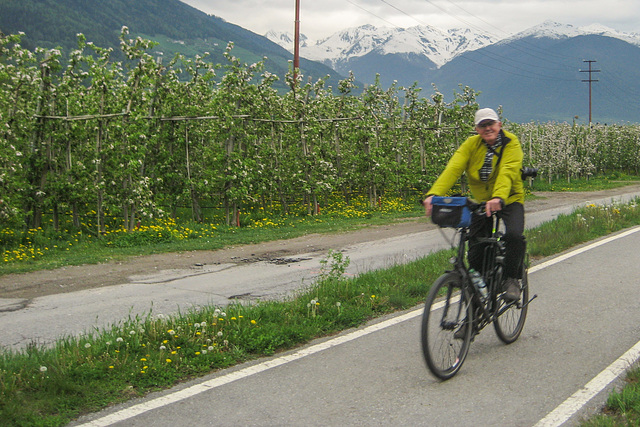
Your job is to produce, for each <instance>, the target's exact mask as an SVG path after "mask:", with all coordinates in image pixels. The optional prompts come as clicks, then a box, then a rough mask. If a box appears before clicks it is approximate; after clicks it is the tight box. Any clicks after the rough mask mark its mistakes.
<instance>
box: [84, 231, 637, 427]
mask: <svg viewBox="0 0 640 427" xmlns="http://www.w3.org/2000/svg"><path fill="white" fill-rule="evenodd" d="M637 231H640V227H636V228H633V229H630V230H627V231H625V232H624V233H620V234H617V235H615V236H611V237H607V238H605V239H602V240H599V241H597V242H595V243H592V244H590V245H587V246H584V247H582V248H580V249H576V250H575V251H571V252H569V253H566V254H564V255H561V256H559V257H557V258H554V259H551V260H549V261H546V262H543V263H541V264H539V265H536V266H534V267H532V268H530V269H529V273H535V272H536V271H539V270H542V269H544V268H547V267H550V266H552V265H555V264H557V263H559V262H562V261H564V260H566V259H568V258H571V257H573V256H575V255H579V254H581V253H583V252H586V251H588V250H590V249H593V248H596V247H598V246H601V245H604V244H606V243H610V242H612V241H614V240H617V239H620V238H622V237H626V236H628V235H630V234H632V233H635V232H637ZM420 315H422V308H420V309H417V310H413V311H410V312H408V313H405V314H403V315H400V316H397V317H394V318H392V319H388V320H385V321H383V322H380V323H376V324H373V325H370V326H367V327H365V328H363V329H361V330H357V331H354V332H351V333H349V334H346V335H343V336H339V337H337V338H333V339H331V340H328V341H325V342H322V343H320V344H315V345H312V346H310V347H307V348H305V349H302V350H300V351H297V352H295V353H292V354H290V355H287V356H282V357H279V358H277V359H272V360H268V361H266V362H262V363H259V364H257V365H253V366H249V367H247V368H244V369H240V370H238V371H235V372H231V373H229V374H226V375H223V376H220V377H216V378H213V379H211V380H208V381H204V382H202V383H200V384H196V385H193V386H191V387H187V388H185V389H182V390H180V391H176V392H174V393H171V394H168V395H166V396H161V397H157V398H155V399H152V400H149V401H147V402H143V403H139V404H137V405H134V406H131V407H128V408H125V409H121V410H120V411H117V412H114V413H112V414H109V415H106V416H104V417H101V418H98V419H97V420H93V421H90V422H87V423H85V424H82V426H83V427H102V426H109V425H112V424H115V423H117V422H121V421H125V420H127V419H130V418H133V417H135V416H137V415H140V414H143V413H145V412H148V411H151V410H153V409H157V408H160V407H163V406H166V405H170V404H172V403H176V402H179V401H181V400H184V399H188V398H190V397H192V396H195V395H197V394H200V393H202V392H205V391H208V390H211V389H214V388H216V387H220V386H223V385H225V384H229V383H231V382H233V381H237V380H240V379H243V378H247V377H249V376H251V375H255V374H258V373H260V372H264V371H267V370H269V369H272V368H275V367H278V366H281V365H284V364H286V363H289V362H293V361H295V360H298V359H302V358H303V357H307V356H310V355H312V354H315V353H319V352H321V351H324V350H327V349H329V348H332V347H335V346H338V345H341V344H344V343H346V342H349V341H353V340H356V339H358V338H361V337H363V336H365V335H369V334H372V333H374V332H377V331H380V330H382V329H385V328H388V327H390V326H394V325H397V324H399V323H402V322H405V321H407V320H411V319H413V318H415V317H418V316H420ZM639 357H640V342H638V343H637V344H636V345H635V346H634V347H633V348H631V349H630V350H629V351H627V352H626V353H625V354H624V355H623V356H622V357H620V358H619V359H618V360H616V361H615V362H613V363H612V364H611V365H609V367H608V368H607V369H605V370H604V371H602V372H601V373H600V374H599V375H598V376H596V377H595V378H594V379H593V380H591V381H590V382H589V383H588V384H587V385H586V386H585V387H584V388H583V389H582V390H579V391H578V392H576V393H575V394H574V395H573V396H571V397H570V398H569V399H567V400H566V401H565V402H564V403H562V404H561V405H560V406H558V407H557V408H556V409H555V410H553V411H552V412H551V413H549V414H548V415H547V416H546V417H545V418H543V419H542V420H541V421H540V422H539V423H538V424H536V426H535V427H543V426H544V427H551V426H559V425H561V424H562V423H563V422H565V421H566V420H568V419H569V418H570V417H571V415H573V414H574V413H575V412H577V411H578V410H579V409H580V408H581V407H582V406H584V405H585V404H586V403H587V402H588V401H589V400H590V399H591V398H593V396H595V395H596V394H597V393H598V392H599V391H600V390H602V389H604V387H606V386H607V385H608V384H609V383H611V381H613V380H614V379H615V378H617V377H618V376H619V375H621V374H622V373H623V372H624V371H625V369H626V368H628V367H629V366H631V365H632V364H633V363H635V362H636V361H637V359H638V358H639Z"/></svg>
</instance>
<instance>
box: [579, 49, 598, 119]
mask: <svg viewBox="0 0 640 427" xmlns="http://www.w3.org/2000/svg"><path fill="white" fill-rule="evenodd" d="M582 62H587V63H588V64H589V69H588V70H580V72H581V73H589V79H588V80H583V82H587V83H589V125H591V82H597V81H598V80H594V79H592V78H591V73H599V72H600V70H594V69H592V68H591V64H592V63H594V62H596V61H594V60H592V59H590V60H587V59H585V60H583V61H582Z"/></svg>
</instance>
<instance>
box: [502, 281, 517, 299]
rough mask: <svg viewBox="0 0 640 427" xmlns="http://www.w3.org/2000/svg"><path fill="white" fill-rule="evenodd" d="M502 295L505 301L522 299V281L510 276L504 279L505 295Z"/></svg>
mask: <svg viewBox="0 0 640 427" xmlns="http://www.w3.org/2000/svg"><path fill="white" fill-rule="evenodd" d="M502 297H503V298H504V300H505V301H518V300H519V299H520V283H518V279H514V278H513V277H509V278H507V280H505V281H504V295H503V296H502Z"/></svg>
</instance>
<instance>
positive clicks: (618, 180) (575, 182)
mask: <svg viewBox="0 0 640 427" xmlns="http://www.w3.org/2000/svg"><path fill="white" fill-rule="evenodd" d="M634 183H640V177H638V176H635V175H628V174H625V173H622V172H612V173H609V174H606V175H598V176H594V177H591V178H589V179H586V178H573V179H569V180H567V179H555V180H553V181H551V182H548V181H547V180H542V179H537V180H536V181H535V184H534V186H535V189H536V191H560V192H562V191H597V190H608V189H611V188H618V187H620V186H622V185H629V184H634Z"/></svg>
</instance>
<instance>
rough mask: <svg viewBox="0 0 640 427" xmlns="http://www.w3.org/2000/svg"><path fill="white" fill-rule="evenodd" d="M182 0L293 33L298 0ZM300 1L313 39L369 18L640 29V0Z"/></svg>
mask: <svg viewBox="0 0 640 427" xmlns="http://www.w3.org/2000/svg"><path fill="white" fill-rule="evenodd" d="M183 1H184V2H185V3H187V4H189V5H191V6H193V7H196V8H198V9H200V10H202V11H204V12H206V13H208V14H213V15H216V16H219V17H221V18H223V19H225V20H226V21H228V22H231V23H234V24H237V25H240V26H241V27H244V28H246V29H248V30H251V31H253V32H255V33H257V34H265V33H266V32H267V31H268V30H270V29H274V30H276V31H288V32H290V33H293V29H294V17H295V13H294V12H295V10H294V5H295V2H293V1H291V0H233V1H229V0H227V1H221V0H183ZM300 3H301V8H300V21H301V23H300V28H301V32H302V33H304V34H306V35H307V36H308V37H309V38H310V39H312V40H314V39H320V38H325V37H328V36H330V35H332V34H333V33H335V32H337V31H340V30H343V29H346V28H349V27H355V26H359V25H364V24H372V25H375V26H378V27H393V26H397V27H403V28H406V27H413V26H416V25H431V26H434V27H438V28H441V29H448V28H472V29H474V30H476V31H482V32H485V33H491V34H494V35H497V36H500V37H504V36H507V35H509V34H514V33H517V32H519V31H522V30H525V29H527V28H530V27H533V26H535V25H538V24H541V23H542V22H544V21H547V20H552V21H557V22H560V23H563V24H571V25H576V26H583V25H590V24H602V25H606V26H608V27H611V28H613V29H616V30H619V31H626V32H640V1H638V0H608V1H602V0H563V1H558V0H523V1H513V0H323V1H305V0H301V2H300Z"/></svg>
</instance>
